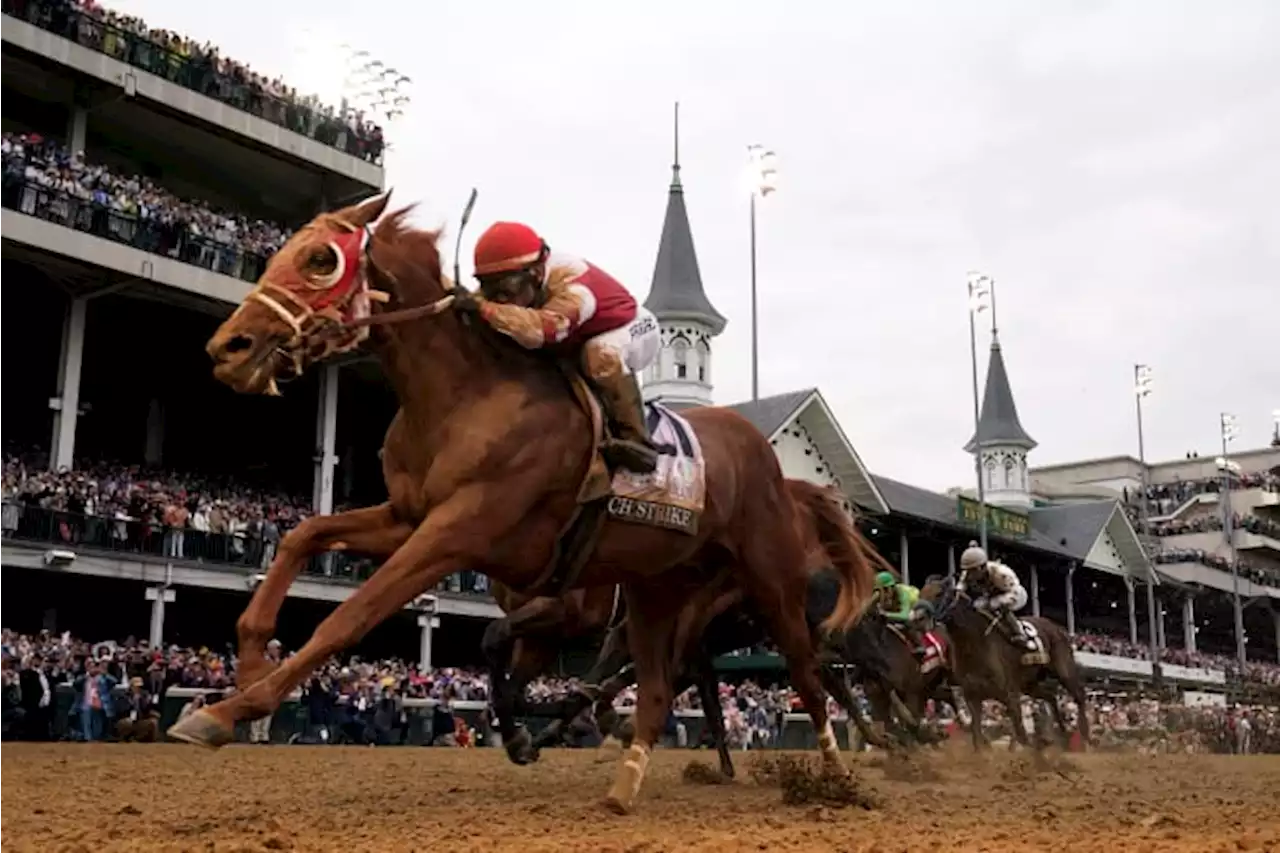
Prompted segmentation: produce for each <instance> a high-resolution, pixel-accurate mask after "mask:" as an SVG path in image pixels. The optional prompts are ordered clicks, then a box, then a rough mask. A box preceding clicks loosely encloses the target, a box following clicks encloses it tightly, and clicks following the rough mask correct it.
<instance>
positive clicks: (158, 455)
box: [142, 397, 164, 468]
mask: <svg viewBox="0 0 1280 853" xmlns="http://www.w3.org/2000/svg"><path fill="white" fill-rule="evenodd" d="M142 460H143V461H144V462H146V463H147V465H149V466H151V467H152V468H159V467H160V465H161V463H163V462H164V403H162V402H160V400H159V398H156V397H152V398H151V403H150V405H149V406H148V407H147V444H146V446H145V447H144V448H143V451H142Z"/></svg>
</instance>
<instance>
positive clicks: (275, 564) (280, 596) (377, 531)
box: [236, 503, 413, 690]
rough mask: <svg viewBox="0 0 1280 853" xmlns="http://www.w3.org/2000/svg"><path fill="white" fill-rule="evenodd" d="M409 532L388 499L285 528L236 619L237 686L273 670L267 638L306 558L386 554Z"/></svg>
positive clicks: (242, 686)
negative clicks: (328, 553)
mask: <svg viewBox="0 0 1280 853" xmlns="http://www.w3.org/2000/svg"><path fill="white" fill-rule="evenodd" d="M412 533H413V525H411V524H407V523H405V522H403V521H400V520H399V519H397V518H396V517H395V514H394V513H393V512H392V510H391V504H389V503H384V504H379V505H378V506H372V507H367V508H365V509H357V510H353V511H351V512H342V513H338V514H337V515H317V516H312V517H311V518H308V519H306V520H305V521H303V522H302V523H301V524H299V525H298V526H297V527H295V528H294V529H293V530H291V531H289V532H288V533H287V534H286V535H285V537H284V539H283V540H281V542H280V547H279V549H278V550H277V551H276V555H275V559H273V560H272V561H271V566H270V568H268V569H267V574H266V577H265V578H264V579H263V581H262V583H261V584H259V585H258V588H257V589H255V590H254V591H253V597H252V598H251V599H250V600H249V606H248V607H246V608H245V609H244V613H243V614H241V616H240V619H239V621H237V622H236V634H237V638H238V640H239V644H240V649H239V655H238V659H237V662H236V687H237V689H239V690H246V689H248V688H249V687H252V686H253V685H254V684H256V683H257V682H259V681H261V680H262V679H263V678H264V677H266V675H267V674H268V673H270V672H271V669H272V667H273V666H274V664H272V663H271V662H269V661H268V660H267V658H266V656H265V654H264V652H265V651H266V647H267V642H268V641H269V640H270V639H271V635H272V634H273V633H275V630H276V618H277V617H278V616H279V614H280V606H281V605H282V604H283V603H284V599H285V596H286V595H288V594H289V587H290V586H292V585H293V582H294V580H296V579H297V577H298V573H299V572H301V571H302V567H303V566H305V565H306V563H307V560H309V559H311V558H312V557H314V556H316V555H317V554H323V553H324V552H326V551H337V550H342V551H351V552H353V553H358V554H365V555H368V556H370V557H375V558H379V559H384V558H386V557H388V556H390V555H391V554H392V553H393V552H395V550H396V549H397V548H399V547H400V546H401V545H403V544H404V542H405V540H406V539H408V538H409V536H410V535H411V534H412Z"/></svg>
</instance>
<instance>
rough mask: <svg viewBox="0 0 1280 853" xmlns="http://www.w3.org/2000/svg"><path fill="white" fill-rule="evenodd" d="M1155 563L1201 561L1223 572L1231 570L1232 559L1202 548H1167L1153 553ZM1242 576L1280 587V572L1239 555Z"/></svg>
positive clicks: (1237, 562)
mask: <svg viewBox="0 0 1280 853" xmlns="http://www.w3.org/2000/svg"><path fill="white" fill-rule="evenodd" d="M1151 560H1152V562H1154V563H1200V564H1201V565H1205V566H1208V567H1210V568H1213V569H1218V570H1219V571H1222V572H1230V571H1231V561H1230V560H1228V559H1227V558H1226V557H1223V556H1222V555H1220V554H1215V553H1213V552H1211V551H1205V550H1202V549H1200V548H1166V549H1164V550H1163V551H1157V552H1156V553H1155V554H1152V555H1151ZM1236 566H1237V570H1238V571H1239V572H1240V577H1242V578H1246V579H1248V580H1251V581H1253V582H1254V583H1259V584H1262V585H1263V586H1273V587H1276V588H1277V589H1280V572H1278V571H1276V570H1275V569H1272V568H1270V567H1268V566H1263V565H1260V564H1258V563H1256V562H1254V561H1253V560H1250V559H1249V558H1248V557H1239V558H1238V559H1237V561H1236Z"/></svg>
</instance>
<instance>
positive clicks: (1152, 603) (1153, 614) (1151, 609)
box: [1133, 364, 1162, 662]
mask: <svg viewBox="0 0 1280 853" xmlns="http://www.w3.org/2000/svg"><path fill="white" fill-rule="evenodd" d="M1151 380H1152V370H1151V366H1150V365H1148V364H1135V365H1134V366H1133V399H1134V403H1135V404H1136V408H1137V413H1138V482H1139V488H1140V489H1141V490H1142V494H1141V495H1139V496H1138V525H1139V534H1140V535H1139V537H1138V544H1139V546H1140V547H1141V548H1142V556H1143V559H1145V560H1146V561H1147V567H1146V568H1147V643H1148V645H1149V647H1150V650H1151V660H1152V661H1153V662H1158V661H1159V660H1160V637H1159V634H1158V632H1157V630H1156V619H1157V618H1162V617H1158V612H1159V609H1158V608H1157V607H1156V582H1155V570H1154V569H1152V568H1151V555H1150V554H1149V553H1148V548H1147V543H1146V536H1147V535H1148V530H1149V526H1148V523H1147V518H1148V515H1149V509H1150V508H1149V506H1148V505H1147V492H1148V491H1149V490H1150V479H1151V478H1150V471H1149V470H1148V469H1147V447H1146V441H1145V439H1144V436H1143V430H1142V401H1143V400H1144V399H1145V398H1147V397H1149V396H1151V385H1152V381H1151Z"/></svg>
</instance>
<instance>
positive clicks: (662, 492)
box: [606, 403, 707, 535]
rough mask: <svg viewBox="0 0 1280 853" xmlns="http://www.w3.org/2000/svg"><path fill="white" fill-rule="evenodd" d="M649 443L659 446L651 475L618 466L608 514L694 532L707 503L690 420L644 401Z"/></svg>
mask: <svg viewBox="0 0 1280 853" xmlns="http://www.w3.org/2000/svg"><path fill="white" fill-rule="evenodd" d="M645 421H646V423H647V425H648V427H649V436H650V437H651V438H652V439H653V443H654V444H656V445H657V446H658V447H659V448H661V454H660V455H659V456H658V467H657V470H655V471H654V472H653V473H651V474H636V473H633V472H631V471H625V470H621V469H620V470H618V471H616V472H615V473H614V475H613V480H612V482H611V484H610V485H611V488H610V492H611V494H610V496H609V499H608V502H607V504H606V509H607V511H608V513H609V517H610V518H616V519H618V520H620V521H628V522H632V523H635V524H646V525H649V526H651V527H663V528H666V529H668V530H678V531H680V532H682V533H688V534H689V535H695V534H697V532H698V520H699V518H700V517H701V515H702V510H703V508H704V506H705V502H706V492H707V484H706V460H704V459H703V456H702V445H701V444H699V443H698V436H697V434H696V433H695V432H694V431H693V427H692V426H690V425H689V422H688V421H687V420H685V419H684V418H683V417H681V416H680V415H678V414H676V413H675V412H673V411H672V410H671V409H668V408H667V407H666V406H663V405H661V404H659V403H646V404H645Z"/></svg>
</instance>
